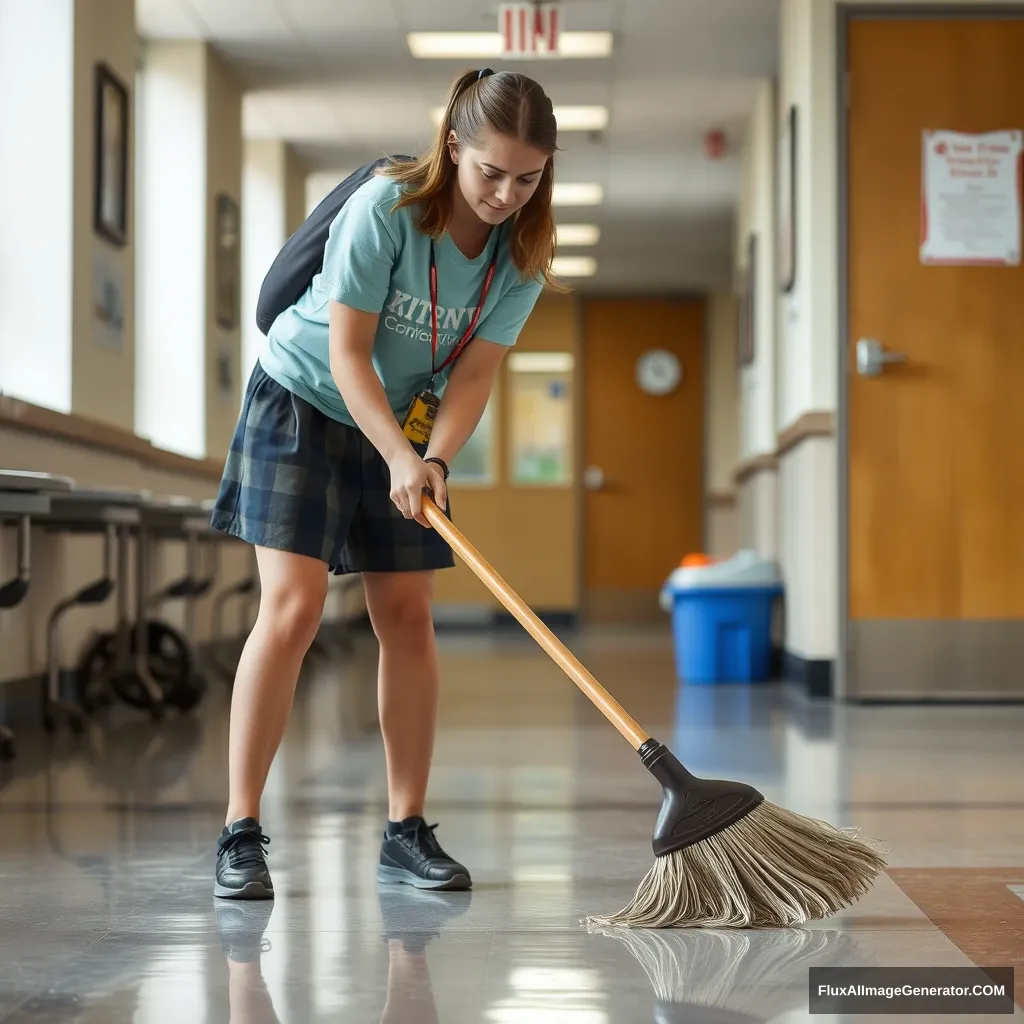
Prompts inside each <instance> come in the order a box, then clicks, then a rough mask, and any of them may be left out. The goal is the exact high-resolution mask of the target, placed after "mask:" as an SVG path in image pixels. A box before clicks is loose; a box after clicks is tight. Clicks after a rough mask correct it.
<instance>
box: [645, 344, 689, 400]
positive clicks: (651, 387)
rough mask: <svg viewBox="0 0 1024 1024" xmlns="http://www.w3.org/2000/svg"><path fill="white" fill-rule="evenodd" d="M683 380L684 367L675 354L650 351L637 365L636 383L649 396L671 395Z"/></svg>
mask: <svg viewBox="0 0 1024 1024" xmlns="http://www.w3.org/2000/svg"><path fill="white" fill-rule="evenodd" d="M682 379H683V365H682V363H680V361H679V357H678V356H677V355H676V354H675V353H674V352H668V351H666V350H665V349H661V348H652V349H648V351H646V352H645V353H644V354H643V355H642V356H641V357H640V358H639V359H638V360H637V363H636V382H637V384H638V385H639V386H640V389H641V390H642V391H644V392H646V393H647V394H648V395H669V394H671V393H672V392H673V391H675V389H676V388H677V387H679V384H680V382H681V381H682Z"/></svg>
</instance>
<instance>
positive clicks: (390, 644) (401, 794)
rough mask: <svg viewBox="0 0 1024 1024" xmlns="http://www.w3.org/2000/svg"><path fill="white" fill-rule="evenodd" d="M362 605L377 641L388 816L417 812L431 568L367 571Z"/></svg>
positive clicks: (422, 792)
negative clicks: (364, 599)
mask: <svg viewBox="0 0 1024 1024" xmlns="http://www.w3.org/2000/svg"><path fill="white" fill-rule="evenodd" d="M364 584H365V587H366V605H367V611H368V612H369V613H370V621H371V623H372V624H373V631H374V633H376V635H377V640H378V641H379V642H380V663H379V667H378V671H377V700H378V705H379V708H380V725H381V732H382V733H383V736H384V751H385V754H386V755H387V766H388V816H389V818H390V819H391V820H392V821H402V820H404V819H405V818H409V817H412V816H414V815H419V816H422V814H423V804H424V801H425V799H426V794H427V780H428V778H429V775H430V761H431V758H432V757H433V754H434V731H435V729H436V724H437V696H438V675H439V670H438V663H437V646H436V644H435V642H434V624H433V620H432V618H431V612H430V599H431V591H432V585H433V573H432V572H408V573H367V574H366V575H365V576H364Z"/></svg>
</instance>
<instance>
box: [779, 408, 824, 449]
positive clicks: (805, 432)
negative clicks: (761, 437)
mask: <svg viewBox="0 0 1024 1024" xmlns="http://www.w3.org/2000/svg"><path fill="white" fill-rule="evenodd" d="M835 435H836V414H835V413H834V412H826V411H823V410H812V411H811V412H805V413H804V414H803V415H802V416H800V417H798V418H797V419H795V420H794V421H793V422H792V423H791V424H790V425H789V426H788V427H786V429H785V430H783V431H782V432H781V433H780V434H779V437H778V447H777V448H776V449H775V454H776V455H777V456H778V457H779V458H781V457H782V456H783V455H787V454H788V453H789V452H791V451H792V450H793V449H794V448H796V447H798V446H799V445H801V444H803V442H804V441H806V440H808V439H809V438H812V437H835Z"/></svg>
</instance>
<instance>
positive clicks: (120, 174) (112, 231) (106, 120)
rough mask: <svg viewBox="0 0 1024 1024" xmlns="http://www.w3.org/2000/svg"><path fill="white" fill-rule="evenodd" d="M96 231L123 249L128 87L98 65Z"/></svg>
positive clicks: (106, 69) (106, 68) (94, 145)
mask: <svg viewBox="0 0 1024 1024" xmlns="http://www.w3.org/2000/svg"><path fill="white" fill-rule="evenodd" d="M95 113H96V121H95V130H94V138H93V148H94V151H95V165H96V167H95V193H94V197H93V228H94V230H95V231H96V233H97V234H98V235H100V236H101V237H103V238H105V239H106V240H107V241H108V242H110V243H111V244H112V245H115V246H117V247H118V248H121V247H123V246H124V245H125V243H126V242H127V239H128V133H129V125H128V87H127V86H126V85H125V84H124V82H123V81H122V80H121V79H120V78H118V76H117V75H116V74H115V73H114V72H113V71H112V70H111V69H110V67H109V66H108V65H106V64H104V63H102V62H101V63H99V64H97V65H96V112H95Z"/></svg>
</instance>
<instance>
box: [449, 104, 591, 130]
mask: <svg viewBox="0 0 1024 1024" xmlns="http://www.w3.org/2000/svg"><path fill="white" fill-rule="evenodd" d="M444 112H445V108H444V107H432V108H431V111H430V117H431V119H432V120H433V122H434V124H435V125H438V124H440V123H441V118H442V117H444ZM555 121H556V122H557V124H558V130H559V131H562V132H599V131H603V130H604V129H605V128H607V127H608V108H607V107H555Z"/></svg>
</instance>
